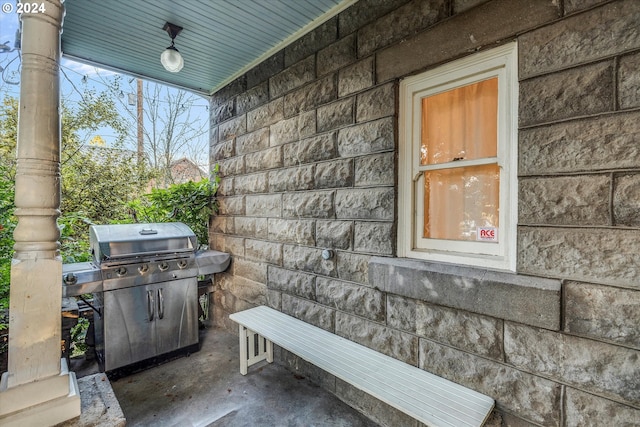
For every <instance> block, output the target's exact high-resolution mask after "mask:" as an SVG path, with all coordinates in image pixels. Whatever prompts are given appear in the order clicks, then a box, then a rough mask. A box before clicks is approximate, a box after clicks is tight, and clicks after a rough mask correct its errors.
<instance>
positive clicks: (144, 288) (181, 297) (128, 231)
mask: <svg viewBox="0 0 640 427" xmlns="http://www.w3.org/2000/svg"><path fill="white" fill-rule="evenodd" d="M90 245H91V253H92V256H93V261H92V262H89V263H78V264H66V265H64V266H63V282H64V286H63V296H77V295H82V294H86V293H92V294H93V300H94V309H95V310H96V311H97V312H98V313H97V314H98V315H97V316H94V318H95V319H96V320H95V341H96V353H97V355H98V360H99V362H100V368H101V370H103V371H111V370H113V369H117V368H121V367H124V366H127V365H131V364H133V363H136V362H140V361H143V360H147V359H151V358H154V357H156V356H160V355H163V354H170V353H174V352H176V351H178V350H181V349H184V350H188V351H194V350H197V348H198V297H197V277H198V276H201V275H207V274H212V273H216V272H220V271H224V270H225V269H226V268H227V266H228V265H229V263H230V256H229V254H226V253H223V252H218V251H202V252H196V248H197V240H196V236H195V234H194V233H193V231H192V230H191V229H190V228H189V227H188V226H186V225H185V224H182V223H153V224H118V225H94V226H91V228H90Z"/></svg>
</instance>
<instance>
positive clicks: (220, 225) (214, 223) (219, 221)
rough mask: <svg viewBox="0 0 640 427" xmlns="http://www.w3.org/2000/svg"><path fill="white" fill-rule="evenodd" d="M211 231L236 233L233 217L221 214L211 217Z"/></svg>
mask: <svg viewBox="0 0 640 427" xmlns="http://www.w3.org/2000/svg"><path fill="white" fill-rule="evenodd" d="M209 232H210V233H226V234H234V233H235V226H234V222H233V218H231V217H227V216H221V215H214V216H213V217H212V218H211V223H210V226H209Z"/></svg>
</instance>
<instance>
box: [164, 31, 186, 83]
mask: <svg viewBox="0 0 640 427" xmlns="http://www.w3.org/2000/svg"><path fill="white" fill-rule="evenodd" d="M162 29H163V30H165V31H166V32H167V34H169V37H171V46H169V47H168V48H166V49H165V50H164V52H162V54H161V55H160V62H161V63H162V66H163V67H164V69H165V70H167V71H170V72H172V73H177V72H178V71H180V70H182V67H184V60H183V59H182V55H180V52H178V49H176V47H175V46H174V44H173V42H174V39H175V38H176V37H177V35H178V34H180V31H182V27H180V26H178V25H174V24H171V23H169V22H166V23H165V24H164V27H162Z"/></svg>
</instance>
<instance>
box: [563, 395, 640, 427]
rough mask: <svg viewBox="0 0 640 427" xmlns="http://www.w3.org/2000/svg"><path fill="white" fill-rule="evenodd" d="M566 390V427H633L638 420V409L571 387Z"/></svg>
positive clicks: (639, 418) (639, 411) (639, 416)
mask: <svg viewBox="0 0 640 427" xmlns="http://www.w3.org/2000/svg"><path fill="white" fill-rule="evenodd" d="M566 390H567V391H566V398H565V402H566V403H565V411H564V419H565V425H566V426H567V427H586V426H589V427H596V426H634V425H637V424H638V420H640V409H638V408H632V407H631V406H627V405H622V404H620V403H617V402H612V401H611V400H607V399H603V398H601V397H598V396H594V395H592V394H588V393H584V392H582V391H580V390H576V389H574V388H571V387H567V389H566Z"/></svg>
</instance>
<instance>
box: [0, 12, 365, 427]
mask: <svg viewBox="0 0 640 427" xmlns="http://www.w3.org/2000/svg"><path fill="white" fill-rule="evenodd" d="M352 3H354V1H353V0H348V1H344V0H343V1H339V0H326V1H306V2H298V1H296V2H277V3H275V2H274V3H261V2H244V3H239V4H235V3H234V4H231V3H222V2H216V3H209V2H196V1H193V2H185V3H184V4H179V5H176V3H175V2H173V1H160V2H137V3H135V4H118V5H117V6H115V5H113V4H108V3H105V4H97V3H91V4H89V3H86V2H82V1H77V0H68V1H66V2H63V1H60V0H47V1H44V2H42V5H41V6H40V7H38V8H37V10H29V11H27V9H26V6H22V5H21V4H20V3H18V4H17V6H20V7H16V9H17V10H20V9H22V15H21V21H22V28H21V30H22V31H21V33H22V39H21V43H20V45H21V55H22V71H21V78H20V80H21V92H20V116H19V123H18V134H19V137H18V163H17V164H18V166H17V174H16V200H15V204H16V216H17V217H18V225H17V228H16V231H15V234H14V237H15V241H16V244H15V255H14V263H13V265H12V269H11V300H10V320H9V326H10V330H11V335H10V338H9V350H8V353H9V362H8V371H7V372H6V373H5V374H4V375H3V379H2V385H1V388H0V423H1V424H3V425H55V424H58V423H60V422H64V421H65V420H69V419H71V420H72V421H71V424H72V425H95V424H96V423H97V422H98V423H99V422H101V421H99V419H100V417H99V416H98V421H96V419H89V421H87V420H86V419H85V418H83V417H84V415H85V414H83V417H81V418H79V419H78V418H77V417H78V416H79V415H80V413H81V396H80V395H81V394H82V390H83V388H84V385H83V381H82V380H81V381H78V379H77V377H76V375H75V373H74V372H73V370H71V369H70V367H69V366H67V364H66V362H65V361H64V359H61V357H60V340H61V332H60V323H61V322H60V305H61V286H62V280H61V279H62V275H61V266H62V262H61V259H60V254H59V243H58V239H59V235H60V234H59V229H58V226H57V224H56V218H57V217H58V216H59V214H60V211H59V209H60V172H59V171H60V111H59V105H60V100H59V96H60V90H59V85H60V75H59V63H60V59H61V55H63V56H65V57H68V58H70V59H74V60H77V61H81V62H84V63H87V64H91V65H96V66H99V67H102V68H106V69H110V70H114V71H118V72H123V73H127V74H130V75H133V76H136V77H140V78H144V79H149V80H153V81H157V82H161V83H165V84H168V85H171V86H175V87H178V88H182V89H186V90H189V91H193V92H196V93H198V94H201V95H204V96H209V95H210V94H212V93H213V92H214V91H215V90H217V89H218V88H220V87H222V86H224V85H225V84H226V83H228V82H230V81H232V80H233V79H234V78H236V77H237V76H238V75H241V74H242V73H243V72H246V70H248V69H250V68H251V67H252V66H253V65H255V64H257V63H259V62H261V61H263V60H264V59H265V58H267V57H268V56H269V55H270V54H272V53H273V52H275V51H278V50H280V49H282V48H283V47H284V46H286V45H288V44H290V43H291V42H292V41H294V40H295V39H296V38H298V37H300V36H302V35H304V34H306V33H308V32H309V31H311V30H313V29H314V28H316V27H317V26H318V25H321V24H322V23H323V22H325V21H326V20H328V19H330V18H331V17H332V16H334V15H335V14H337V13H339V12H340V11H342V10H344V9H345V8H346V7H348V6H349V5H350V4H352ZM3 10H4V9H3ZM168 24H171V25H168ZM172 26H173V27H172ZM169 27H171V28H178V27H179V28H180V30H175V29H174V30H173V31H167V28H169ZM173 39H175V40H173ZM174 41H175V47H176V48H177V49H178V50H179V51H180V54H181V55H182V57H183V58H184V63H185V64H186V65H185V66H184V69H183V70H181V72H170V71H168V69H165V68H163V66H162V65H161V62H160V53H162V52H163V51H164V50H165V49H166V48H167V46H169V44H171V46H174ZM208 332H209V333H208V334H207V335H206V337H204V338H203V343H205V344H204V345H205V346H207V345H214V344H215V343H217V344H218V345H219V346H222V347H217V346H216V347H215V349H214V350H215V351H219V350H222V353H216V356H215V360H214V361H213V365H214V366H209V363H208V362H211V360H206V358H207V357H209V356H211V355H212V354H213V353H212V352H208V350H207V347H205V348H203V350H202V351H201V352H199V353H198V354H197V355H194V356H193V357H191V358H186V359H183V360H179V361H175V362H173V363H178V364H185V366H183V367H177V368H173V369H178V370H179V371H180V373H178V374H179V376H181V377H182V379H185V378H186V379H187V383H188V384H192V385H193V384H195V383H199V384H201V385H202V384H206V385H207V386H214V387H216V389H217V387H222V389H220V390H222V391H223V392H224V393H223V394H224V395H225V397H226V396H227V395H229V394H232V393H234V392H237V393H238V396H241V397H243V398H247V397H248V398H250V400H251V401H252V403H250V404H249V405H248V406H249V407H253V408H254V409H253V410H254V411H256V412H255V416H256V417H258V416H262V417H263V418H264V417H265V416H267V415H265V412H264V411H258V408H262V409H263V410H264V409H265V408H266V407H272V408H273V405H270V404H267V405H266V406H265V405H264V404H260V403H257V401H258V400H259V396H258V395H257V394H256V395H255V396H252V395H251V392H250V391H248V390H247V389H246V387H244V386H245V385H247V383H234V382H233V381H236V380H237V378H236V379H230V377H224V378H223V377H220V379H221V381H222V382H215V381H211V372H212V370H215V371H217V372H218V373H220V372H224V373H225V374H230V375H233V376H235V377H238V376H239V374H238V368H237V361H236V360H235V358H236V355H237V353H238V351H237V348H234V347H233V344H230V342H231V341H233V340H232V339H231V338H232V335H229V334H228V333H225V332H224V331H220V335H218V334H217V331H216V330H215V329H212V330H209V331H208ZM235 346H236V347H237V343H236V344H235ZM211 357H213V356H211ZM198 358H205V361H200V362H198ZM223 362H224V363H223ZM196 363H201V364H205V365H207V366H206V369H203V370H198V369H194V366H191V365H193V364H196ZM218 363H219V364H220V367H216V366H215V365H216V364H218ZM167 366H169V365H167ZM231 366H233V369H231ZM157 369H164V367H160V368H157ZM271 369H277V368H271ZM150 375H160V376H165V373H156V374H150ZM301 380H302V378H297V379H296V378H294V381H293V382H291V383H290V384H288V385H285V386H284V388H283V389H282V393H285V396H283V397H282V399H284V400H283V402H282V403H283V404H286V405H290V407H289V409H291V408H292V407H293V406H296V405H295V402H293V401H291V402H289V401H288V400H287V399H286V394H287V393H289V394H291V393H292V395H294V396H295V395H298V394H300V395H304V394H305V392H304V391H293V392H292V390H294V389H292V387H293V385H294V384H295V383H299V382H300V381H301ZM249 382H250V383H251V382H252V381H249ZM79 383H80V385H79ZM143 383H144V381H141V382H140V383H139V384H143ZM120 384H121V385H122V384H123V383H120ZM176 384H177V383H176ZM225 384H226V385H225ZM234 384H236V385H237V386H238V387H237V388H236V387H232V386H233V385H234ZM250 386H251V387H252V388H253V389H255V387H256V384H250ZM268 386H269V384H268V382H265V383H264V384H262V385H261V387H265V388H266V387H268ZM150 387H151V388H154V387H153V385H151V386H150ZM307 387H308V385H307ZM192 388H194V390H195V388H197V387H192ZM243 388H245V389H244V390H243ZM270 388H273V387H270ZM116 389H118V387H116ZM144 389H145V386H144V385H143V386H142V390H140V391H139V392H140V393H143V390H144ZM156 389H157V388H156ZM234 389H235V390H234ZM220 390H217V392H220V393H221V391H220ZM227 390H229V391H227ZM94 391H95V390H94ZM120 392H121V393H124V394H126V393H127V391H126V387H125V386H122V387H121V391H120ZM225 393H226V394H225ZM116 394H117V393H116ZM134 394H137V392H135V393H134ZM144 394H147V395H148V393H147V391H145V392H144ZM308 394H309V396H312V395H313V394H315V392H309V393H308ZM170 395H171V392H168V393H167V395H165V398H166V397H169V396H170ZM269 396H270V397H269ZM277 396H278V393H275V394H274V393H272V394H270V393H267V397H268V399H274V398H275V399H276V400H279V399H278V398H277ZM263 397H264V396H263ZM313 397H314V399H315V398H316V397H317V396H313ZM327 398H328V399H329V400H327V401H326V402H327V403H325V404H324V405H325V406H326V407H327V408H328V407H331V408H334V407H335V406H336V405H338V404H337V402H336V401H333V400H331V398H329V397H328V395H327ZM199 399H200V402H201V403H199V404H200V405H205V406H206V405H207V403H206V402H207V401H208V400H209V396H206V395H205V392H204V391H203V392H201V393H199V394H198V396H196V397H195V398H194V399H193V401H194V402H195V401H198V400H199ZM253 399H255V400H253ZM138 403H139V405H140V407H139V408H136V409H135V411H137V414H138V415H137V416H138V417H141V418H142V419H144V417H145V415H144V414H143V413H144V411H145V409H144V408H145V405H144V404H143V403H142V402H138ZM83 404H84V402H83ZM175 404H176V401H175V399H168V402H166V404H165V405H164V407H165V408H172V406H173V405H175ZM313 404H314V405H315V404H316V403H313ZM136 405H137V404H136ZM197 405H198V404H196V406H197ZM238 405H239V403H238V404H237V405H236V406H234V408H232V409H229V413H235V411H237V410H238ZM261 405H262V406H261ZM343 406H344V411H345V414H347V415H344V416H345V417H347V418H345V419H352V418H353V419H354V420H360V421H354V422H356V424H352V423H351V422H348V423H347V425H369V424H368V422H367V421H366V420H365V419H364V418H362V417H361V416H359V415H357V414H355V413H353V411H351V410H349V409H347V407H346V406H345V405H343ZM201 409H202V408H197V410H196V411H197V412H198V413H200V414H204V413H205V412H206V411H205V412H203V411H202V410H201ZM276 409H278V410H283V408H279V407H276ZM169 412H171V413H172V414H174V415H175V414H177V413H179V412H178V411H176V410H175V408H172V409H170V410H169ZM258 412H262V414H259V413H258ZM285 412H286V411H285ZM305 412H307V413H306V414H303V412H302V411H298V412H297V414H298V415H296V416H300V417H309V416H311V415H312V414H316V415H317V416H320V415H318V413H317V411H305ZM333 413H334V411H333V410H332V414H333ZM94 415H95V414H94ZM282 415H283V414H281V416H282ZM325 415H326V416H331V417H333V416H334V415H329V413H326V414H325ZM203 416H205V415H203ZM224 416H228V413H226V414H219V413H216V414H208V415H206V416H205V417H209V418H207V420H208V421H206V420H203V419H202V418H201V419H195V418H194V419H192V420H191V421H190V422H191V423H192V424H191V425H211V424H212V423H214V421H215V420H216V419H218V418H223V417H224ZM284 416H285V417H290V416H292V414H285V415H284ZM242 417H244V418H246V417H249V418H250V415H242ZM163 418H164V419H165V421H164V422H165V423H166V424H163V425H175V424H181V423H180V420H179V419H172V418H170V417H168V416H166V417H165V416H163ZM196 418H197V417H196ZM74 420H75V421H74ZM205 421H206V422H205ZM78 423H80V424H78ZM245 423H246V421H245ZM358 423H360V424H358ZM134 424H135V423H134ZM145 424H146V421H143V422H141V424H140V425H145ZM298 424H299V425H306V424H307V423H306V422H299V423H298ZM104 425H107V424H104ZM215 425H226V424H215ZM233 425H237V423H235V422H234V423H233ZM246 425H252V423H251V422H249V423H248V424H246Z"/></svg>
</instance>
